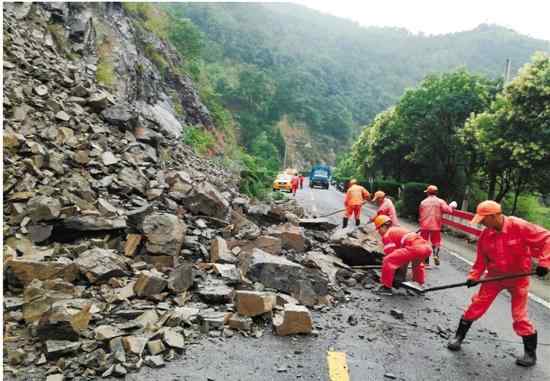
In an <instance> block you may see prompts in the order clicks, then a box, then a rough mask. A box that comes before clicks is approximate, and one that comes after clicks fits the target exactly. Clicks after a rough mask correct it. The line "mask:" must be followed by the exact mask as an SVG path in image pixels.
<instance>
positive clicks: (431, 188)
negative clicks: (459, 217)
mask: <svg viewBox="0 0 550 381" xmlns="http://www.w3.org/2000/svg"><path fill="white" fill-rule="evenodd" d="M438 191H439V189H437V186H435V185H428V188H426V190H425V191H424V193H428V194H435V193H437V192H438Z"/></svg>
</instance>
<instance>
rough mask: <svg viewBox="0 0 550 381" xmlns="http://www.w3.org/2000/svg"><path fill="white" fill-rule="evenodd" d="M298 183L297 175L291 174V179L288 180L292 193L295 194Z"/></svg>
mask: <svg viewBox="0 0 550 381" xmlns="http://www.w3.org/2000/svg"><path fill="white" fill-rule="evenodd" d="M299 184H300V179H299V178H298V176H296V175H294V176H292V180H290V185H291V187H292V194H294V195H295V194H296V191H297V190H298V185H299Z"/></svg>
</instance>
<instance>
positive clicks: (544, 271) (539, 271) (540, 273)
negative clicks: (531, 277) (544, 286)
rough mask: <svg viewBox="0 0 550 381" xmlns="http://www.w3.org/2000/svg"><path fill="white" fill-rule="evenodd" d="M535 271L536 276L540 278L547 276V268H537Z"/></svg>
mask: <svg viewBox="0 0 550 381" xmlns="http://www.w3.org/2000/svg"><path fill="white" fill-rule="evenodd" d="M535 271H536V272H537V275H538V276H540V277H541V278H542V277H543V276H545V275H546V274H548V267H542V266H537V269H536V270H535Z"/></svg>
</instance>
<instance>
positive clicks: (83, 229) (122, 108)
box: [3, 3, 375, 381]
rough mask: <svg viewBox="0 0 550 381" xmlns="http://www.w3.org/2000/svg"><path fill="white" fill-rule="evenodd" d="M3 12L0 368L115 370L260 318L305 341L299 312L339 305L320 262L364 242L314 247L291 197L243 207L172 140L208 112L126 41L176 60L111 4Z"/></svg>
mask: <svg viewBox="0 0 550 381" xmlns="http://www.w3.org/2000/svg"><path fill="white" fill-rule="evenodd" d="M3 12H4V57H3V58H4V61H3V67H4V89H3V90H4V104H3V107H4V121H3V122H4V141H3V144H4V157H3V163H4V193H3V194H4V205H3V206H4V209H3V210H4V224H3V235H4V248H3V253H4V254H3V262H4V322H5V325H4V343H3V344H4V349H5V350H4V354H5V355H4V363H5V365H6V366H5V367H4V372H5V376H6V377H15V378H16V379H44V378H45V375H48V377H47V379H48V380H50V381H51V380H62V379H63V377H65V378H67V379H93V378H96V377H99V376H103V377H108V376H124V375H125V374H127V373H128V372H131V371H135V370H138V369H139V368H140V367H142V366H144V365H146V366H151V367H158V366H162V365H163V363H164V361H166V360H171V359H173V358H174V357H175V356H176V355H177V354H178V353H181V352H182V351H184V350H185V346H186V345H187V344H188V343H190V342H193V341H194V340H198V339H200V337H202V336H210V337H217V338H228V337H230V336H231V335H233V334H234V331H235V330H238V331H241V332H242V333H243V334H244V335H251V334H252V335H255V336H260V335H261V332H262V329H263V328H264V327H265V325H266V324H267V323H270V322H271V321H272V322H273V327H274V329H275V332H276V333H277V334H280V335H288V334H295V333H309V332H311V330H312V322H311V316H310V315H309V311H308V309H307V307H306V306H319V305H326V304H329V303H331V301H333V298H332V297H331V294H332V295H335V296H338V297H339V298H340V299H342V295H343V294H342V290H341V289H340V288H339V287H338V285H337V283H338V282H337V278H341V279H344V280H346V281H347V282H348V283H350V284H356V283H357V281H356V279H355V278H352V274H351V272H350V271H349V268H347V266H346V265H345V264H343V263H342V261H341V260H340V259H338V258H337V257H335V256H334V254H335V252H338V251H343V252H346V251H347V249H346V248H349V247H352V248H354V249H355V250H358V251H359V252H361V253H363V254H368V250H365V249H364V248H363V247H362V245H364V243H365V242H371V243H373V245H375V242H374V241H373V240H372V239H371V238H370V237H368V236H361V237H357V238H356V239H348V238H346V237H345V236H342V235H339V236H338V235H337V236H336V237H334V240H333V241H332V242H331V241H329V235H328V234H327V233H325V232H322V231H314V230H306V229H305V228H304V227H300V226H299V224H300V220H299V217H303V216H304V211H303V210H302V209H301V208H299V207H297V206H296V204H295V203H294V202H293V201H290V202H285V203H280V204H275V203H273V204H255V203H252V202H250V200H248V199H247V198H246V197H244V196H242V195H240V194H239V193H238V187H237V186H238V176H236V175H235V174H233V173H231V172H229V171H227V170H225V169H224V168H222V167H221V166H219V165H217V164H216V163H215V162H213V161H209V160H206V159H203V158H200V157H198V156H196V155H195V154H194V152H193V151H192V150H191V149H190V147H187V146H185V145H184V144H182V143H181V142H180V141H179V136H180V134H181V130H182V128H184V126H186V125H197V124H199V125H202V126H203V127H204V128H209V129H213V128H214V126H213V124H212V121H211V119H210V117H209V114H208V110H206V108H205V107H204V106H203V105H202V103H201V101H200V99H199V97H198V96H197V93H196V91H195V89H194V88H193V85H192V83H191V81H189V79H188V78H186V77H184V76H181V75H177V74H174V73H172V72H171V71H170V70H166V71H165V72H163V73H162V75H161V73H160V72H159V70H158V68H157V67H156V66H155V65H154V64H153V63H151V61H150V60H149V59H148V58H147V57H146V55H145V54H144V52H143V46H144V44H143V41H148V42H147V44H146V45H147V46H150V45H151V44H152V45H153V46H156V49H158V51H163V52H164V55H163V57H164V59H165V60H167V61H169V60H177V59H180V58H178V57H177V56H175V55H174V56H173V57H171V53H170V52H171V48H170V47H169V46H168V45H165V44H164V42H163V41H162V40H159V39H158V38H156V37H155V36H154V35H153V34H150V35H143V31H142V30H141V31H137V30H136V29H135V28H134V25H133V22H132V19H131V18H130V17H129V16H128V15H126V14H125V13H124V10H123V9H122V8H121V7H120V4H92V5H90V4H82V3H71V4H65V3H47V4H39V3H34V4H30V3H24V4H4V9H3ZM101 36H103V37H102V39H101V40H98V39H99V37H101ZM105 36H109V39H110V41H111V42H110V43H109V46H110V51H109V56H108V59H109V62H110V63H111V64H112V65H113V68H114V72H115V80H114V84H112V85H110V86H105V84H101V83H100V82H98V75H97V71H98V69H99V68H100V67H101V64H102V61H101V60H105V59H106V56H105V53H104V52H102V49H103V48H102V46H103V45H102V44H103V43H101V42H98V41H104V40H105ZM103 47H104V46H103ZM178 104H179V106H177V105H178ZM178 109H179V110H180V111H179V112H176V110H178ZM301 222H302V223H306V224H307V226H313V227H317V228H318V227H319V226H323V224H322V223H319V221H305V222H304V221H301ZM321 222H322V221H321ZM324 228H330V226H328V227H327V226H324ZM346 269H347V270H346ZM342 271H344V273H342ZM338 274H340V275H338ZM356 278H357V279H360V277H356ZM319 308H321V307H319ZM273 314H274V315H273Z"/></svg>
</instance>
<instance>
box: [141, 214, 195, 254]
mask: <svg viewBox="0 0 550 381" xmlns="http://www.w3.org/2000/svg"><path fill="white" fill-rule="evenodd" d="M143 232H144V233H145V238H146V239H147V241H146V243H145V247H146V248H147V251H148V252H149V253H152V254H164V255H172V256H177V255H179V253H180V250H181V247H182V245H183V241H184V237H185V233H186V232H187V225H185V224H184V223H183V222H182V221H181V220H180V219H179V218H178V217H177V216H175V215H173V214H168V213H155V214H151V215H149V216H147V217H145V219H144V220H143Z"/></svg>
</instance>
